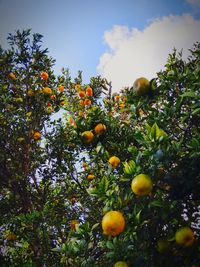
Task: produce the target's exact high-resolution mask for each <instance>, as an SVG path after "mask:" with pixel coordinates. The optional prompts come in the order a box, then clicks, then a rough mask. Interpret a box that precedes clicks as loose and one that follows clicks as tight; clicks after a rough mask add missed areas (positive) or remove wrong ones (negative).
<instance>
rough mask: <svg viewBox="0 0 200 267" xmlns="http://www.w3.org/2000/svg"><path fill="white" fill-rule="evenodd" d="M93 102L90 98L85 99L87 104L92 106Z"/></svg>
mask: <svg viewBox="0 0 200 267" xmlns="http://www.w3.org/2000/svg"><path fill="white" fill-rule="evenodd" d="M91 104H92V102H91V100H90V99H85V101H84V105H85V106H90V105H91Z"/></svg>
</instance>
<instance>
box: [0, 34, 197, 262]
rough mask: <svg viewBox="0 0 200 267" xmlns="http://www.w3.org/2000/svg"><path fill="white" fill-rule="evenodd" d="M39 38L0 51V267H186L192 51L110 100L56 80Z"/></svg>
mask: <svg viewBox="0 0 200 267" xmlns="http://www.w3.org/2000/svg"><path fill="white" fill-rule="evenodd" d="M41 38H42V36H40V35H38V34H34V35H33V36H31V35H30V31H29V30H28V31H23V32H19V31H18V32H17V33H16V34H15V35H10V36H9V38H8V40H9V43H10V45H11V49H10V50H6V51H4V50H3V49H0V70H1V71H0V134H1V138H0V210H1V218H0V232H1V235H0V265H1V266H86V267H90V266H91V267H92V266H97V267H101V266H114V265H115V264H116V265H115V266H127V265H128V266H130V267H132V266H133V267H145V266H146V267H155V266H157V267H158V266H177V267H184V266H185V267H191V266H193V267H197V266H198V264H199V262H200V256H199V252H200V251H199V250H200V244H199V242H200V241H199V238H200V237H199V229H200V226H199V206H200V199H199V192H200V173H199V157H200V149H199V147H200V126H199V125H200V45H199V44H195V45H194V47H193V49H192V50H191V51H190V52H191V56H190V57H189V58H188V60H187V61H184V60H183V59H182V56H181V54H178V53H177V52H176V51H174V52H173V53H172V54H171V55H169V58H168V61H167V63H166V66H165V70H164V71H161V72H159V73H157V77H155V78H154V79H152V80H151V81H150V83H149V82H148V81H146V80H145V83H146V84H147V85H148V88H147V87H146V88H143V91H142V93H139V91H138V90H139V89H138V88H139V87H138V86H139V81H137V90H136V89H135V84H134V86H133V87H131V88H124V89H123V90H122V91H121V92H120V93H119V94H116V93H115V94H113V93H112V86H111V83H109V82H108V81H107V80H106V79H103V78H101V77H93V78H91V80H90V83H89V84H86V85H85V84H83V83H82V75H81V72H80V73H79V74H78V77H77V78H75V79H74V80H72V78H71V77H70V74H69V71H68V70H64V69H63V70H62V74H61V75H59V76H58V77H56V76H55V75H54V73H53V71H52V67H53V63H54V61H53V60H52V59H51V58H49V57H48V56H47V52H48V51H47V50H46V49H45V50H43V48H42V45H41ZM143 80H144V79H143ZM141 81H142V80H140V82H141ZM61 113H62V114H63V119H59V118H58V117H59V116H58V115H59V114H61ZM52 115H53V116H52ZM138 177H139V178H138ZM141 177H142V178H141ZM144 177H145V179H146V180H144ZM133 178H135V180H134V181H133ZM140 179H141V180H142V182H140ZM138 181H139V185H140V186H141V183H143V184H145V186H146V188H145V189H144V187H143V188H142V189H141V188H140V187H138ZM109 211H118V212H117V213H115V212H114V213H113V212H111V213H109V214H115V216H116V218H117V219H115V220H116V221H117V223H116V225H117V227H119V228H118V230H116V229H115V228H114V226H113V225H112V227H113V228H112V227H111V226H109V225H107V222H108V221H109V220H112V216H111V217H109V216H107V218H108V219H107V220H106V219H105V217H104V215H105V214H108V212H109ZM103 218H104V220H103V225H101V222H102V219H103ZM123 218H124V219H123ZM124 220H125V224H124ZM119 222H121V225H120V223H119ZM118 224H119V225H118ZM102 226H103V228H105V229H106V231H104V232H103V230H104V229H102ZM109 227H111V228H109ZM182 227H184V228H182ZM185 229H186V230H185ZM181 230H182V231H181ZM183 230H185V232H186V233H187V237H186V239H187V240H186V239H185V240H184V238H183V235H182V233H183ZM109 233H111V234H109ZM188 236H189V237H188ZM188 238H189V239H188ZM120 262H121V263H120ZM120 264H121V265H120ZM122 264H126V265H122Z"/></svg>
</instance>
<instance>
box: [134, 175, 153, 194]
mask: <svg viewBox="0 0 200 267" xmlns="http://www.w3.org/2000/svg"><path fill="white" fill-rule="evenodd" d="M152 188H153V183H152V180H151V178H150V177H149V175H147V174H143V173H141V174H139V175H137V176H136V177H135V178H133V180H132V183H131V189H132V191H133V193H135V194H136V195H137V196H146V195H149V194H150V193H151V191H152Z"/></svg>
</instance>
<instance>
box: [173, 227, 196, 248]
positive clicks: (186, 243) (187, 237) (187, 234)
mask: <svg viewBox="0 0 200 267" xmlns="http://www.w3.org/2000/svg"><path fill="white" fill-rule="evenodd" d="M175 240H176V243H177V244H178V245H180V246H183V247H190V246H192V245H193V243H194V241H195V236H194V232H193V231H192V229H191V228H190V227H188V226H185V227H181V228H179V229H178V230H177V231H176V234H175Z"/></svg>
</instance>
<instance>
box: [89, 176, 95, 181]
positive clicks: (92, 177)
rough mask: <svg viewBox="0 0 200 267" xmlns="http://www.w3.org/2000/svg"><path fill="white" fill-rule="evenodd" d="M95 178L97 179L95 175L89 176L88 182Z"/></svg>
mask: <svg viewBox="0 0 200 267" xmlns="http://www.w3.org/2000/svg"><path fill="white" fill-rule="evenodd" d="M94 178H95V175H94V174H89V175H88V176H87V180H88V181H92V180H93V179H94Z"/></svg>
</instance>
